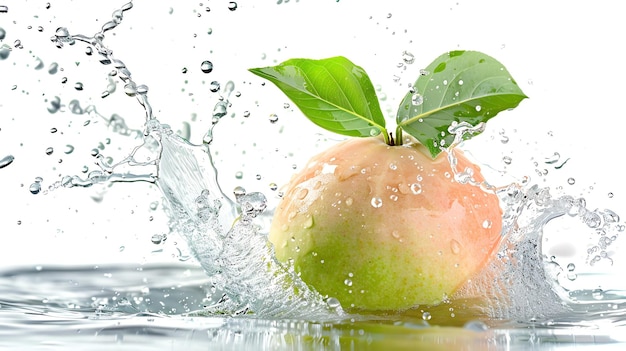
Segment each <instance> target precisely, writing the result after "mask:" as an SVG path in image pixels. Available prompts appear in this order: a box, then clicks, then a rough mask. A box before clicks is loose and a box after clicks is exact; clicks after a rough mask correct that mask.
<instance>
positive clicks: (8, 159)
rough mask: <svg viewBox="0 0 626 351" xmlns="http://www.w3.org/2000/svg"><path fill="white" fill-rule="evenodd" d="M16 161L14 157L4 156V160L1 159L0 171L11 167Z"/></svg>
mask: <svg viewBox="0 0 626 351" xmlns="http://www.w3.org/2000/svg"><path fill="white" fill-rule="evenodd" d="M14 160H15V157H13V155H8V156H4V157H3V158H2V159H0V169H2V168H4V167H6V166H8V165H10V164H11V163H13V161H14Z"/></svg>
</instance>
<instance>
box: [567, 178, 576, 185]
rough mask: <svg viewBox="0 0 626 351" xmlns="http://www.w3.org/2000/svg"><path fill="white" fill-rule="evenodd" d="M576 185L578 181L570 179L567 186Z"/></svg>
mask: <svg viewBox="0 0 626 351" xmlns="http://www.w3.org/2000/svg"><path fill="white" fill-rule="evenodd" d="M575 183H576V179H574V178H568V179H567V184H569V185H574V184H575Z"/></svg>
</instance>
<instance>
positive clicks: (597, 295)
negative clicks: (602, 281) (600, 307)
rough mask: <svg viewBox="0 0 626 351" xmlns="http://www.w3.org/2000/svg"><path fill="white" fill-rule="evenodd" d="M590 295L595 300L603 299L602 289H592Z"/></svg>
mask: <svg viewBox="0 0 626 351" xmlns="http://www.w3.org/2000/svg"><path fill="white" fill-rule="evenodd" d="M591 296H592V297H593V298H594V299H595V300H602V299H604V291H602V289H593V291H592V292H591Z"/></svg>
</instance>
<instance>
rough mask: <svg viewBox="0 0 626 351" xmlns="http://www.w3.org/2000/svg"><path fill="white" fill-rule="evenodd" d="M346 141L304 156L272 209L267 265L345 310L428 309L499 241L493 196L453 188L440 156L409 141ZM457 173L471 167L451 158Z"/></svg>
mask: <svg viewBox="0 0 626 351" xmlns="http://www.w3.org/2000/svg"><path fill="white" fill-rule="evenodd" d="M405 140H406V141H405V142H404V143H403V145H395V146H390V145H388V144H387V143H385V141H383V139H382V138H380V137H364V138H350V139H348V140H346V141H344V142H341V143H338V144H336V145H335V146H332V147H331V148H330V149H328V150H326V151H324V152H322V153H320V154H318V155H316V156H314V157H313V158H312V159H311V160H310V161H309V162H308V164H307V165H306V167H305V168H304V169H303V170H302V171H301V172H299V173H298V174H296V175H294V176H293V178H292V179H291V181H290V183H289V184H288V185H287V187H286V189H285V192H284V198H283V199H282V200H281V202H280V203H279V205H278V206H277V208H276V210H275V213H274V217H273V221H272V224H271V227H270V234H269V239H270V241H271V242H272V243H273V245H274V248H275V252H276V257H277V258H278V259H279V260H280V261H282V262H285V263H287V264H289V265H293V269H295V272H296V273H297V274H299V275H300V277H301V278H302V280H303V281H304V282H306V283H307V284H308V285H310V286H312V287H314V288H315V289H316V290H317V291H318V292H320V293H321V294H322V295H324V296H327V297H334V298H337V299H338V300H339V301H340V302H341V304H342V306H343V307H344V308H345V309H348V310H369V311H381V310H403V309H409V308H412V307H416V306H418V305H436V304H438V303H440V302H442V301H445V299H446V298H447V297H449V296H451V295H452V294H453V293H454V292H455V290H456V289H458V288H459V287H460V286H462V285H463V284H464V283H465V282H466V281H467V280H468V279H470V278H471V277H472V275H473V274H476V273H477V272H478V271H479V270H480V269H481V268H482V267H484V266H485V264H486V263H487V262H488V261H489V259H490V256H492V254H493V252H494V251H495V250H496V248H497V247H498V244H499V242H500V239H501V228H502V219H501V217H502V210H501V208H500V206H499V200H498V197H497V196H496V195H495V193H491V192H486V191H484V190H483V189H481V188H480V187H477V186H472V185H469V184H461V183H459V182H457V181H455V178H454V174H453V171H452V169H451V166H450V163H449V161H448V159H447V157H446V156H447V155H446V154H445V153H441V154H439V155H438V156H437V157H436V158H434V159H433V158H431V157H429V156H427V154H428V151H426V150H425V147H424V146H423V145H422V144H420V143H418V142H416V141H415V140H414V139H412V138H405ZM455 155H456V158H457V160H458V163H457V169H459V170H465V169H466V168H470V169H472V170H473V172H474V173H473V176H474V178H475V180H477V181H479V182H480V181H482V180H483V177H482V175H481V173H480V168H479V167H478V166H476V165H474V164H473V163H472V162H470V161H469V160H468V159H467V158H466V157H465V156H464V155H463V154H462V153H461V152H460V151H459V150H456V151H455Z"/></svg>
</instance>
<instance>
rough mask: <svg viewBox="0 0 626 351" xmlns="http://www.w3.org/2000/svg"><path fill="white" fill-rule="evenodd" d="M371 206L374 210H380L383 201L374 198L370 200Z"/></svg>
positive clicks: (376, 197)
mask: <svg viewBox="0 0 626 351" xmlns="http://www.w3.org/2000/svg"><path fill="white" fill-rule="evenodd" d="M371 204H372V207H374V208H381V207H382V206H383V200H382V199H381V198H380V197H378V196H375V197H373V198H372V201H371Z"/></svg>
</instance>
